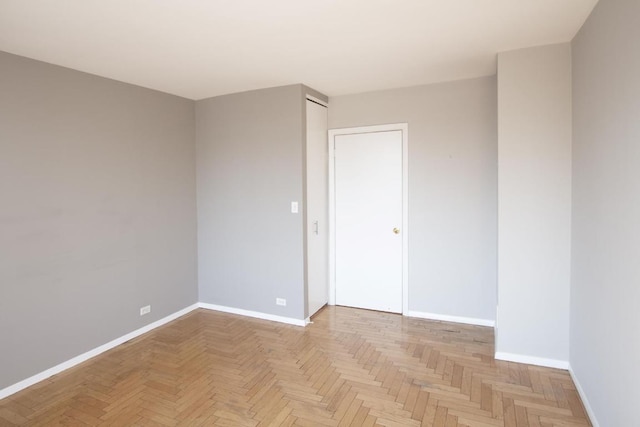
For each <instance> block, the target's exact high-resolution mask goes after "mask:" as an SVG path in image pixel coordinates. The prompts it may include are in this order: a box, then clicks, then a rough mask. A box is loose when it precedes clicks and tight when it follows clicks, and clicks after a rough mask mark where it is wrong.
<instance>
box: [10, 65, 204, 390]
mask: <svg viewBox="0 0 640 427" xmlns="http://www.w3.org/2000/svg"><path fill="white" fill-rule="evenodd" d="M194 139H195V137H194V103H193V102H192V101H189V100H186V99H182V98H178V97H175V96H171V95H166V94H162V93H159V92H155V91H151V90H148V89H143V88H140V87H136V86H131V85H127V84H123V83H118V82H115V81H112V80H107V79H104V78H100V77H96V76H92V75H89V74H84V73H81V72H77V71H73V70H69V69H65V68H61V67H56V66H52V65H49V64H45V63H42V62H37V61H33V60H30V59H26V58H22V57H18V56H14V55H10V54H6V53H0V340H1V343H0V347H1V348H2V350H1V351H0V389H1V388H3V387H6V386H9V385H11V384H14V383H16V382H18V381H20V380H23V379H25V378H27V377H29V376H31V375H34V374H36V373H39V372H41V371H43V370H45V369H48V368H50V367H52V366H54V365H56V364H58V363H61V362H64V361H66V360H68V359H69V358H71V357H74V356H77V355H79V354H81V353H83V352H85V351H88V350H90V349H93V348H95V347H97V346H99V345H102V344H104V343H106V342H108V341H110V340H112V339H114V338H117V337H120V336H122V335H124V334H126V333H128V332H131V331H133V330H135V329H137V328H140V327H142V326H144V325H146V324H148V323H151V322H152V321H155V320H158V319H160V318H162V317H164V316H166V315H169V314H171V313H174V312H176V311H178V310H180V309H182V308H184V307H186V306H188V305H190V304H193V303H195V302H196V301H197V285H196V223H195V208H196V202H195V144H194ZM147 304H151V306H152V312H151V313H150V314H149V315H146V316H144V317H140V315H139V309H140V307H141V306H143V305H147Z"/></svg>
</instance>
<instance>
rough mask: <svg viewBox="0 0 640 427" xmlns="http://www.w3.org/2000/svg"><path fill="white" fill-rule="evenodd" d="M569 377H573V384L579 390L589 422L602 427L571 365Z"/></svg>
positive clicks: (596, 426) (594, 426) (595, 426)
mask: <svg viewBox="0 0 640 427" xmlns="http://www.w3.org/2000/svg"><path fill="white" fill-rule="evenodd" d="M569 375H571V379H572V380H573V383H574V384H575V385H576V390H578V394H579V395H580V399H582V403H583V405H584V409H585V410H586V411H587V415H588V416H589V421H591V424H593V427H600V423H599V422H598V419H597V418H596V414H595V412H593V408H592V407H591V404H590V403H589V399H587V394H586V393H585V392H584V389H583V388H582V385H581V384H580V381H578V377H577V376H576V373H575V372H573V368H572V367H571V364H569Z"/></svg>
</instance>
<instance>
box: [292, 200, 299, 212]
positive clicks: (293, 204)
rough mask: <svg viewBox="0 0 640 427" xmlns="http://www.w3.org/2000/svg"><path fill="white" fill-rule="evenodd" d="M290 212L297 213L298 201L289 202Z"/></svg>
mask: <svg viewBox="0 0 640 427" xmlns="http://www.w3.org/2000/svg"><path fill="white" fill-rule="evenodd" d="M291 213H298V202H291Z"/></svg>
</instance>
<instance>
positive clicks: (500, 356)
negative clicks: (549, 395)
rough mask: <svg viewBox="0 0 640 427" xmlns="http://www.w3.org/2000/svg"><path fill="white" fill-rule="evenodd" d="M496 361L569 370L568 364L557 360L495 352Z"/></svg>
mask: <svg viewBox="0 0 640 427" xmlns="http://www.w3.org/2000/svg"><path fill="white" fill-rule="evenodd" d="M494 357H495V359H496V360H504V361H507V362H517V363H526V364H527V365H536V366H544V367H545V368H556V369H564V370H568V369H569V362H567V361H565V360H557V359H545V358H544V357H535V356H525V355H522V354H514V353H505V352H503V351H496V354H495V356H494Z"/></svg>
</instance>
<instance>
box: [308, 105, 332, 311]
mask: <svg viewBox="0 0 640 427" xmlns="http://www.w3.org/2000/svg"><path fill="white" fill-rule="evenodd" d="M306 110H307V143H306V174H307V184H306V185H307V193H306V209H307V215H306V218H307V224H306V227H307V303H308V314H307V317H310V316H312V315H313V314H315V313H316V312H317V311H318V310H319V309H320V308H322V307H323V306H324V305H325V304H326V303H327V302H328V298H329V220H328V216H329V208H328V203H329V194H328V184H329V183H328V180H329V177H328V167H329V164H328V163H329V159H328V157H329V154H328V150H327V145H326V138H327V107H324V106H322V105H319V104H318V102H317V100H313V99H312V100H307V101H306Z"/></svg>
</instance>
